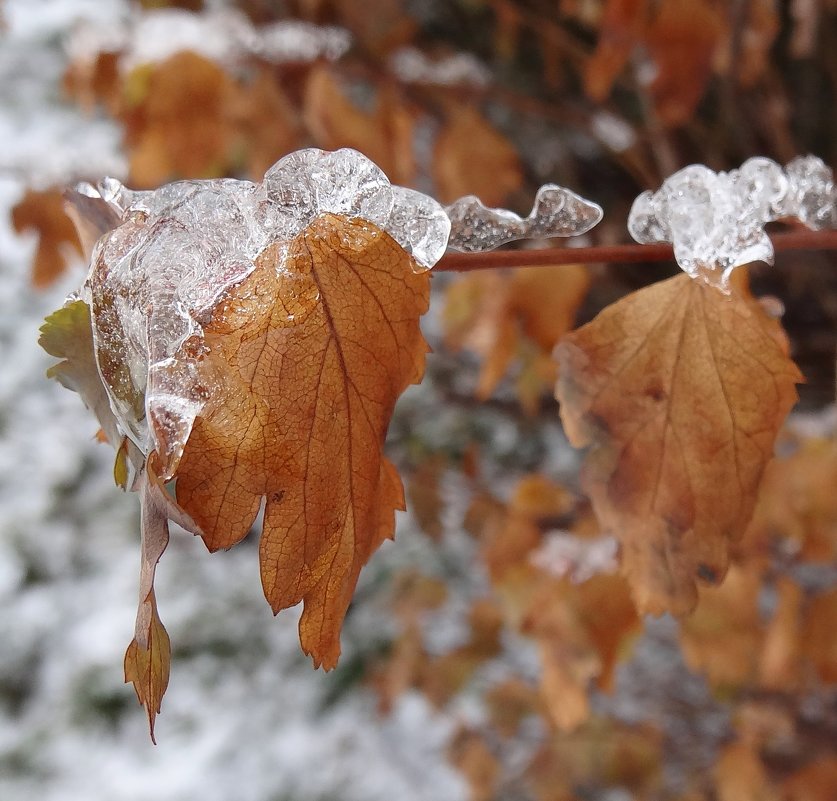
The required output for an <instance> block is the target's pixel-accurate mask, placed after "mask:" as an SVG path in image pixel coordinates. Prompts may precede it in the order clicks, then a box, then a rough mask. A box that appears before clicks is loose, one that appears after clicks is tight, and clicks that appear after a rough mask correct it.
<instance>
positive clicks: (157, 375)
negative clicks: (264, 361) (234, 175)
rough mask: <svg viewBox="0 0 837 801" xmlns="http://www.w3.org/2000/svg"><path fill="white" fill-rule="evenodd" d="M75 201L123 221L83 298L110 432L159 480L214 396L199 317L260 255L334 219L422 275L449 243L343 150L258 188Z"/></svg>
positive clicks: (290, 165)
mask: <svg viewBox="0 0 837 801" xmlns="http://www.w3.org/2000/svg"><path fill="white" fill-rule="evenodd" d="M77 191H78V192H79V193H81V194H82V195H84V196H86V197H88V198H90V199H91V200H93V201H94V202H100V203H101V204H102V205H103V207H106V208H107V209H109V210H111V211H112V212H115V213H116V216H117V218H118V219H119V220H121V223H120V224H119V225H118V227H116V228H114V229H113V230H111V231H110V232H108V233H106V234H105V235H104V236H102V238H101V239H100V240H99V241H98V242H97V244H96V247H95V249H94V252H93V257H92V264H91V268H90V272H89V275H88V278H87V281H86V283H85V285H84V287H83V289H82V296H83V297H84V299H85V300H86V301H87V302H88V303H89V304H90V306H91V312H92V316H93V328H94V332H93V336H94V344H95V347H96V357H97V363H98V364H99V368H100V373H101V375H102V379H103V382H104V384H105V386H106V388H107V390H108V396H109V399H110V403H111V408H112V409H113V411H114V414H115V415H116V418H117V420H118V422H119V425H120V428H121V430H122V431H123V433H125V434H126V435H127V436H128V437H129V438H130V439H131V440H132V441H133V442H135V443H136V445H137V446H138V447H139V448H140V449H141V450H142V451H143V453H145V454H148V453H150V452H151V450H156V451H157V453H158V454H159V455H160V457H161V461H162V472H163V474H164V477H166V478H168V477H170V476H171V475H172V474H173V473H174V471H175V470H176V465H177V463H178V461H179V459H180V456H181V455H182V452H183V449H184V447H185V445H186V441H187V440H188V438H189V435H190V433H191V430H192V425H193V423H194V420H195V418H196V417H197V416H198V415H199V414H200V413H201V410H202V409H203V408H204V405H205V404H206V402H207V401H208V399H209V398H210V397H211V396H212V393H213V388H212V387H211V386H207V385H206V377H205V376H203V375H202V374H201V370H200V369H199V366H200V359H201V354H202V353H203V352H204V343H203V339H204V334H203V325H204V324H205V322H206V319H207V316H208V313H209V312H210V311H211V309H212V308H214V306H215V305H216V304H217V302H218V300H219V299H220V298H221V297H223V295H224V294H225V293H226V292H227V291H228V290H229V289H230V288H231V287H233V286H235V285H236V284H238V283H240V282H241V281H242V280H244V278H246V276H247V275H249V274H250V272H252V270H253V269H254V263H255V260H256V258H257V256H258V255H259V254H260V253H261V252H262V251H264V250H265V248H266V247H268V245H270V244H271V243H273V242H276V241H287V240H290V239H292V238H294V237H295V236H297V235H298V234H299V233H301V232H302V231H303V230H304V229H305V228H306V227H307V226H308V225H309V224H310V223H311V222H312V221H313V220H314V219H315V218H316V217H318V216H319V215H321V214H326V213H331V214H339V215H343V216H347V217H353V218H359V219H364V220H367V221H369V222H371V223H373V224H375V225H376V226H378V227H379V228H381V229H383V230H384V231H386V232H387V233H388V234H389V235H390V236H392V237H393V239H395V240H396V241H397V242H398V243H399V244H400V245H401V246H402V247H403V248H404V249H405V250H406V251H407V252H409V253H410V254H411V255H412V257H413V262H412V264H413V268H414V269H415V270H416V271H423V270H427V269H430V268H431V267H432V266H433V265H434V264H435V263H436V262H437V261H438V260H439V259H440V258H441V256H442V255H443V254H444V252H445V249H446V247H447V243H448V236H449V233H450V220H449V219H448V216H447V214H446V213H445V210H444V209H443V208H442V206H441V205H439V203H437V202H436V201H435V200H433V199H432V198H430V197H428V196H426V195H423V194H421V193H420V192H415V191H413V190H411V189H405V188H403V187H398V186H392V185H391V184H390V182H389V180H388V179H387V178H386V176H385V175H384V173H383V172H382V171H381V169H380V168H379V167H377V166H376V165H375V164H373V163H372V162H371V161H370V160H369V159H368V158H366V157H365V156H363V155H362V154H361V153H358V152H357V151H355V150H350V149H343V150H337V151H335V152H326V151H322V150H317V149H313V148H312V149H308V150H301V151H297V152H296V153H292V154H290V155H288V156H286V157H285V158H283V159H281V160H280V161H278V162H277V163H276V164H275V165H274V166H273V167H271V168H270V169H269V170H268V171H267V173H266V174H265V177H264V180H263V181H262V182H261V183H260V184H254V183H251V182H249V181H237V180H231V179H217V180H210V181H179V182H176V183H172V184H166V185H165V186H162V187H160V188H159V189H157V190H154V191H132V190H130V189H127V188H126V187H124V186H123V185H122V184H121V183H120V182H119V181H116V180H114V179H112V178H107V179H104V180H103V181H102V182H101V183H100V184H99V185H98V187H93V186H91V185H90V184H82V185H79V187H77ZM103 365H107V367H103ZM114 365H121V367H114Z"/></svg>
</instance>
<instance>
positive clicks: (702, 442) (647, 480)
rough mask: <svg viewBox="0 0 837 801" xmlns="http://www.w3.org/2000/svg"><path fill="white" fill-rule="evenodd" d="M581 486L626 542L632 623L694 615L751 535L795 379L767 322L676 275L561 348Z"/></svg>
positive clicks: (774, 326) (776, 331)
mask: <svg viewBox="0 0 837 801" xmlns="http://www.w3.org/2000/svg"><path fill="white" fill-rule="evenodd" d="M556 358H557V361H558V365H559V368H558V369H559V380H558V386H557V391H556V394H557V397H558V400H559V401H560V402H561V418H562V420H563V422H564V427H565V429H566V431H567V435H568V436H569V438H570V441H571V442H572V443H573V445H575V446H576V447H589V448H590V450H589V453H588V455H587V459H586V462H585V466H584V476H583V481H584V485H585V487H586V489H587V492H588V493H589V494H590V496H591V498H592V500H593V505H594V509H595V511H596V515H597V516H598V518H599V520H600V522H601V524H602V526H603V527H604V528H605V529H606V530H609V531H611V532H612V533H613V534H615V535H616V536H617V537H618V538H619V539H620V540H621V542H622V554H623V570H624V572H625V574H626V576H627V577H628V580H629V582H630V584H631V587H632V591H633V594H634V597H635V598H636V600H637V603H638V606H639V607H640V609H641V610H643V611H647V612H653V613H661V612H663V611H666V610H668V611H671V612H674V613H677V614H682V613H686V612H689V611H690V610H691V609H692V608H693V607H694V605H695V603H696V601H697V587H696V581H697V580H698V579H702V580H704V581H707V582H709V583H717V582H719V581H720V580H721V579H722V578H723V576H724V573H725V572H726V567H727V561H728V548H729V544H730V543H731V542H732V541H734V540H735V539H737V538H738V537H739V536H740V535H741V534H742V533H743V532H744V529H745V528H746V526H747V524H748V522H749V520H750V517H751V515H752V512H753V506H754V503H755V498H756V492H757V490H758V486H759V482H760V480H761V476H762V472H763V471H764V468H765V465H766V464H767V462H768V461H769V460H770V459H771V457H772V454H773V445H774V441H775V438H776V433H777V431H778V430H779V427H780V426H781V424H782V421H783V420H784V418H785V416H786V415H787V413H788V411H789V410H790V408H791V406H793V404H794V402H795V401H796V397H797V396H796V390H795V387H794V385H795V384H796V383H798V382H799V381H801V380H802V376H801V374H800V373H799V370H798V369H797V367H796V366H795V365H794V363H793V362H792V361H791V360H790V359H789V358H788V355H787V342H786V339H785V337H784V334H783V332H782V330H781V328H780V326H779V324H778V322H776V321H775V320H773V319H771V318H769V317H768V316H767V315H766V314H765V313H764V311H763V309H762V308H761V306H760V305H759V304H757V303H756V302H755V301H753V300H752V299H751V298H750V297H748V296H746V295H745V294H743V293H742V290H735V291H734V292H733V294H732V295H731V296H726V295H723V294H722V293H721V292H719V291H717V290H715V289H713V288H712V287H709V286H705V285H703V284H701V283H700V282H697V281H692V280H691V279H690V278H688V277H687V276H678V277H676V278H672V279H669V280H668V281H664V282H660V283H658V284H654V285H652V286H650V287H647V288H645V289H642V290H640V291H638V292H635V293H633V294H631V295H629V296H627V297H625V298H623V299H622V300H620V301H619V302H617V303H615V304H613V305H612V306H610V307H608V308H607V309H605V310H604V311H603V312H602V313H601V314H599V316H598V317H597V318H596V319H595V320H593V321H592V322H591V323H589V324H588V325H585V326H583V327H582V328H580V329H578V330H577V331H575V332H573V333H572V334H570V335H568V336H567V337H566V338H565V339H564V340H563V341H562V342H561V344H559V346H558V348H557V349H556Z"/></svg>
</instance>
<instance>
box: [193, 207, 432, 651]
mask: <svg viewBox="0 0 837 801" xmlns="http://www.w3.org/2000/svg"><path fill="white" fill-rule="evenodd" d="M414 267H415V263H414V262H413V260H412V259H411V258H410V257H409V256H408V255H407V253H406V252H405V251H404V250H403V249H402V248H401V247H400V246H399V245H398V244H397V243H396V242H395V241H394V240H393V239H392V238H391V237H390V236H389V235H387V234H385V233H383V232H382V231H380V230H379V229H378V228H376V227H375V226H374V225H372V224H371V223H369V222H367V221H363V220H353V219H347V218H342V217H338V216H335V215H331V214H324V215H321V216H319V217H318V218H316V219H315V220H314V222H312V223H311V224H310V225H309V226H308V227H307V228H306V229H305V230H304V231H303V232H302V233H301V234H299V235H298V236H297V237H296V238H295V239H294V240H292V241H290V242H279V243H275V244H274V245H271V246H270V247H269V248H267V249H266V250H265V251H264V252H263V253H262V254H261V256H260V257H259V258H258V259H257V266H256V270H255V271H254V272H253V273H252V274H251V275H250V276H249V277H248V278H247V279H246V280H245V281H243V282H242V283H241V284H240V285H239V286H238V287H236V288H234V289H233V290H231V291H230V293H229V294H228V295H227V296H226V298H225V300H224V301H223V302H222V303H221V304H219V306H218V307H217V308H216V310H215V312H214V315H213V317H212V320H211V321H210V322H209V323H208V324H207V325H206V326H205V338H206V345H207V348H208V354H207V355H206V358H205V370H206V374H207V380H208V382H210V383H211V384H212V385H213V386H214V388H215V389H214V393H213V397H212V399H211V401H210V402H209V404H208V405H207V407H206V409H205V410H204V412H203V413H202V415H201V416H200V417H199V418H198V419H197V420H196V422H195V426H194V429H193V431H192V434H191V436H190V438H189V441H188V443H187V445H186V449H185V451H184V454H183V457H182V460H181V462H180V466H179V468H178V470H177V499H178V502H179V503H180V504H181V505H182V506H183V508H184V509H185V510H186V511H187V512H188V513H189V514H191V515H192V517H193V518H194V519H195V521H196V523H197V524H198V526H199V527H200V529H201V530H202V532H203V536H204V540H205V542H206V544H207V546H208V547H209V548H210V550H217V549H219V548H229V547H230V546H232V545H234V544H235V543H236V542H238V541H239V540H241V539H242V538H243V537H244V536H245V535H246V534H247V532H248V530H249V528H250V526H251V524H252V523H253V520H254V519H255V517H256V514H257V513H258V511H259V507H260V506H261V503H262V498H263V497H265V496H266V498H267V503H266V506H265V511H264V531H263V534H262V538H261V545H260V558H261V576H262V585H263V588H264V592H265V595H266V597H267V600H268V602H269V603H270V605H271V607H272V608H273V610H274V611H279V610H280V609H284V608H287V607H290V606H294V605H295V604H297V603H299V602H300V601H304V602H305V609H304V611H303V614H302V619H301V621H300V640H301V643H302V647H303V650H304V651H305V652H306V653H308V654H310V655H311V656H312V657H313V659H314V663H315V665H320V664H323V665H324V666H325V667H326V668H331V667H334V665H335V664H336V662H337V658H338V655H339V653H340V640H339V635H340V627H341V624H342V621H343V617H344V615H345V613H346V610H347V608H348V606H349V602H350V601H351V596H352V592H353V591H354V587H355V584H356V582H357V578H358V575H359V573H360V569H361V567H362V566H363V565H364V564H365V563H366V561H367V560H368V559H369V557H370V556H371V554H372V553H373V551H375V549H376V548H377V547H378V546H379V545H380V544H381V542H383V540H384V539H386V538H388V537H391V536H392V533H393V529H394V525H395V514H394V513H395V510H396V509H403V508H404V497H403V490H402V487H401V481H400V479H399V478H398V475H397V473H396V471H395V468H394V467H393V466H392V464H390V462H389V461H388V460H387V459H386V458H385V457H384V455H383V442H384V437H385V434H386V429H387V426H388V424H389V420H390V417H391V415H392V410H393V407H394V405H395V401H396V399H397V398H398V396H399V395H400V394H401V392H402V391H403V390H404V389H405V388H406V387H407V386H408V385H409V384H411V383H414V382H416V381H418V380H419V379H420V378H421V376H422V373H423V371H424V357H425V353H426V351H427V346H426V344H425V342H424V339H423V338H422V336H421V331H420V330H419V317H420V315H421V314H423V313H424V311H425V310H426V309H427V304H428V295H429V284H430V281H429V276H428V275H427V273H416V272H414V269H413V268H414ZM265 299H267V300H265Z"/></svg>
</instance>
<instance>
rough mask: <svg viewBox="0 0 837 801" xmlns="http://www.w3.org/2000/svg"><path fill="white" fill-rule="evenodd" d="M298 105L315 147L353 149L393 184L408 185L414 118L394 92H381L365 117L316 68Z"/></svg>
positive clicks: (413, 172) (412, 175)
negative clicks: (374, 165)
mask: <svg viewBox="0 0 837 801" xmlns="http://www.w3.org/2000/svg"><path fill="white" fill-rule="evenodd" d="M303 105H304V109H303V114H304V117H305V122H306V125H307V126H308V128H309V130H310V131H311V134H312V135H313V137H314V140H315V141H316V143H317V144H318V145H319V146H320V147H322V148H324V149H326V150H336V149H337V148H340V147H352V148H354V149H355V150H359V151H360V152H361V153H363V154H364V155H366V156H368V157H369V158H370V159H372V161H374V162H375V163H376V164H378V165H379V166H380V167H381V169H382V170H383V171H384V172H385V173H386V174H387V177H388V178H389V179H390V180H391V181H392V182H393V183H398V184H410V183H412V181H413V179H414V178H415V175H416V162H415V154H414V152H413V133H414V130H413V129H414V127H415V117H414V114H413V113H412V112H411V111H410V109H409V108H408V107H407V105H406V104H405V103H404V102H403V101H402V100H401V99H400V97H399V95H398V93H397V92H396V91H395V89H392V88H384V89H382V90H380V91H379V92H378V96H377V101H376V104H375V108H374V109H373V110H372V111H371V112H367V111H364V110H362V109H360V108H358V107H357V106H355V105H354V104H353V103H352V102H351V101H350V100H349V99H348V98H347V97H346V95H345V94H344V93H343V91H342V90H341V89H340V87H339V85H338V82H337V80H336V79H335V77H334V75H333V74H332V72H331V71H330V70H329V69H328V68H327V67H315V68H314V69H313V70H312V71H311V74H310V76H309V78H308V82H307V84H306V87H305V100H304V104H303Z"/></svg>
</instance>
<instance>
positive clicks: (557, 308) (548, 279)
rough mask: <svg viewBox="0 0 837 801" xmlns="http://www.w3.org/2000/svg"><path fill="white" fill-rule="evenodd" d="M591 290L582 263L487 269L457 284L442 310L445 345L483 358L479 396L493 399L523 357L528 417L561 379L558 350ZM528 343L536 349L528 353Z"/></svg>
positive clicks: (522, 395)
mask: <svg viewBox="0 0 837 801" xmlns="http://www.w3.org/2000/svg"><path fill="white" fill-rule="evenodd" d="M589 287H590V274H589V271H588V270H587V269H585V268H584V267H582V266H581V265H577V264H569V265H565V266H561V267H548V266H547V267H523V268H519V269H516V270H514V271H512V272H511V273H500V272H498V271H492V270H485V271H482V272H475V273H473V274H470V275H466V276H463V277H461V278H459V279H458V280H457V281H455V282H453V283H452V284H451V285H450V287H448V290H447V293H446V295H445V308H444V311H443V312H442V323H443V326H444V328H445V343H446V345H447V346H448V347H449V348H451V349H453V350H460V349H461V348H467V349H469V350H472V351H474V352H475V353H477V354H479V355H480V356H481V357H482V359H483V363H482V368H481V370H480V375H479V379H478V382H477V390H476V396H477V397H478V398H479V399H480V400H485V399H487V398H488V397H490V396H491V394H492V393H493V392H494V390H495V389H496V387H497V384H498V383H499V382H500V380H501V379H502V378H503V376H504V375H505V374H506V372H507V370H508V369H509V366H510V365H511V363H512V361H513V359H514V358H515V356H517V357H519V358H520V360H521V363H522V367H523V369H522V371H521V374H520V376H519V378H518V383H517V393H518V398H519V399H520V402H521V405H522V406H523V408H524V409H525V411H526V412H527V413H530V414H532V413H534V412H535V411H536V410H537V404H538V401H539V400H540V398H541V396H542V394H543V391H544V390H545V388H546V387H547V386H551V385H552V384H553V383H554V381H555V367H554V363H553V361H552V359H551V358H550V355H551V353H552V349H553V348H554V347H555V345H556V343H557V342H558V340H559V339H560V338H561V337H562V336H563V335H564V334H565V333H567V331H570V330H571V329H572V327H573V325H574V323H575V316H576V313H577V312H578V309H579V307H580V306H581V304H582V302H583V301H584V298H585V297H586V295H587V290H588V289H589ZM527 342H529V343H532V344H533V345H534V349H532V348H529V349H527V348H526V344H527ZM532 350H534V352H530V351H532ZM539 356H542V357H544V358H543V359H539V358H538V357H539ZM526 368H529V369H528V370H527V369H526Z"/></svg>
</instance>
